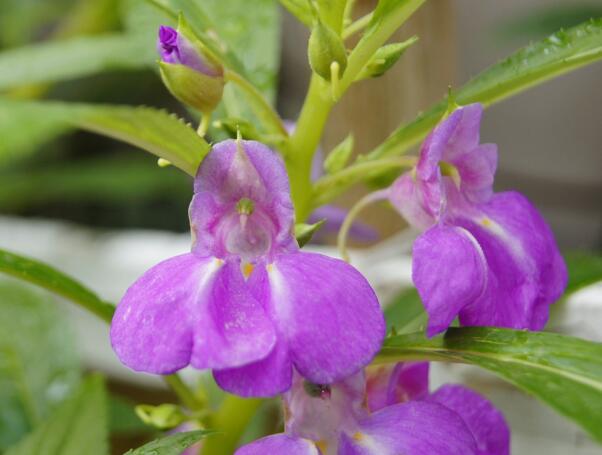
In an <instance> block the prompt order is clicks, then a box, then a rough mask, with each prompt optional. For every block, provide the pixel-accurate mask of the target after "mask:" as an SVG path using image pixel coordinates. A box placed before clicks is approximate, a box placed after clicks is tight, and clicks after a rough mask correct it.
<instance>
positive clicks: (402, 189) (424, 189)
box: [389, 172, 442, 229]
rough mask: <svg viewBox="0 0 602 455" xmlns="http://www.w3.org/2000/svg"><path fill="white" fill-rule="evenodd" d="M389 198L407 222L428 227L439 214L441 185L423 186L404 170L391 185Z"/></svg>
mask: <svg viewBox="0 0 602 455" xmlns="http://www.w3.org/2000/svg"><path fill="white" fill-rule="evenodd" d="M389 200H390V201H391V204H392V205H393V207H395V209H396V210H397V211H398V212H399V213H400V214H401V216H403V217H404V218H405V220H406V221H407V222H408V223H409V224H411V225H412V226H414V227H416V228H418V229H428V228H429V227H431V226H432V225H433V224H434V223H435V222H436V220H437V217H438V216H439V211H440V208H441V201H442V198H441V187H440V185H439V184H436V185H428V186H425V185H423V184H422V183H421V182H419V181H417V180H416V179H415V178H414V176H413V175H412V173H411V172H406V173H404V174H402V175H401V176H400V177H399V178H398V179H397V180H395V182H393V185H391V188H390V189H389Z"/></svg>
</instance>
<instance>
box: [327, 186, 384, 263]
mask: <svg viewBox="0 0 602 455" xmlns="http://www.w3.org/2000/svg"><path fill="white" fill-rule="evenodd" d="M388 194H389V190H388V188H387V189H384V190H379V191H375V192H373V193H370V194H366V195H365V196H364V197H363V198H361V199H360V200H359V201H357V203H356V204H355V205H354V206H353V207H352V208H351V210H349V213H348V214H347V216H346V217H345V220H344V221H343V224H342V225H341V229H340V230H339V235H338V237H337V247H338V249H339V253H340V254H341V257H342V258H343V260H344V261H346V262H349V254H348V252H347V235H348V234H349V229H351V225H352V224H353V222H354V221H355V219H356V218H357V216H358V215H359V213H360V212H361V211H362V210H363V209H364V208H366V207H368V206H369V205H370V204H372V203H374V202H376V201H381V200H383V199H386V198H387V196H388Z"/></svg>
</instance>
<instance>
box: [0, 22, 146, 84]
mask: <svg viewBox="0 0 602 455" xmlns="http://www.w3.org/2000/svg"><path fill="white" fill-rule="evenodd" d="M149 63H152V61H151V62H149V61H148V59H147V58H146V56H145V53H144V49H142V48H141V43H139V42H138V41H136V40H132V39H130V38H129V37H128V36H127V35H125V34H111V35H99V36H93V37H78V38H73V39H70V40H63V41H50V42H45V43H41V44H32V45H29V46H23V47H18V48H15V49H11V50H8V51H4V52H2V53H0V68H1V69H2V70H0V90H4V89H8V88H13V87H19V86H22V85H26V84H34V83H39V82H57V81H61V80H68V79H74V78H77V77H82V76H88V75H90V74H95V73H99V72H102V71H109V70H122V69H125V70H131V69H137V68H141V67H143V66H148V64H149Z"/></svg>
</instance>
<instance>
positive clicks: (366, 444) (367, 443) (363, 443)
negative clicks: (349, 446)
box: [352, 431, 394, 455]
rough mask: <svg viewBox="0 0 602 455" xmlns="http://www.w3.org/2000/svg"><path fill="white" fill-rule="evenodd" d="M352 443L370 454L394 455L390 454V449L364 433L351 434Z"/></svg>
mask: <svg viewBox="0 0 602 455" xmlns="http://www.w3.org/2000/svg"><path fill="white" fill-rule="evenodd" d="M352 439H353V441H354V442H355V443H356V444H357V445H358V446H360V447H362V448H364V449H366V450H368V451H369V452H370V453H371V454H374V455H377V454H378V455H394V454H393V452H391V450H390V448H389V447H387V446H386V444H383V443H381V442H379V441H378V440H377V439H376V438H374V437H373V436H370V435H369V434H366V433H360V432H359V431H358V432H356V433H355V434H353V436H352Z"/></svg>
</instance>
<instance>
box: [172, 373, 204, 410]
mask: <svg viewBox="0 0 602 455" xmlns="http://www.w3.org/2000/svg"><path fill="white" fill-rule="evenodd" d="M163 380H164V381H165V383H166V384H167V385H168V386H169V387H170V388H171V390H173V391H174V393H175V394H176V395H177V396H178V398H179V399H180V401H181V402H182V404H183V405H184V406H186V407H187V408H188V409H190V410H191V411H199V410H201V409H203V408H204V407H205V404H204V403H203V402H201V401H200V400H199V399H198V398H197V397H196V395H195V394H194V392H193V391H192V390H191V389H190V387H188V385H186V383H185V382H184V381H183V380H182V378H181V377H180V376H179V375H178V374H177V373H174V374H170V375H167V376H163Z"/></svg>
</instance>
